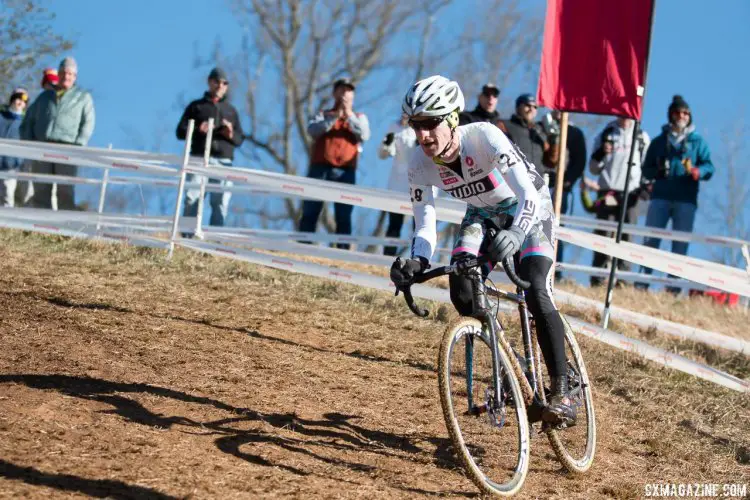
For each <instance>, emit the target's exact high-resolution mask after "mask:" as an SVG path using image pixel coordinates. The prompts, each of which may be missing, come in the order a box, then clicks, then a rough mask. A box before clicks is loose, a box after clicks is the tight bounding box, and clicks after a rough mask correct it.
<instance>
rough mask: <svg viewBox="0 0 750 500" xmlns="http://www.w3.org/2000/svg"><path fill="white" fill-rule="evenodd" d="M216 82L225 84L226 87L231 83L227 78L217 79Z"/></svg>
mask: <svg viewBox="0 0 750 500" xmlns="http://www.w3.org/2000/svg"><path fill="white" fill-rule="evenodd" d="M216 82H217V83H218V84H219V85H224V86H225V87H226V86H228V85H229V82H228V81H226V80H216Z"/></svg>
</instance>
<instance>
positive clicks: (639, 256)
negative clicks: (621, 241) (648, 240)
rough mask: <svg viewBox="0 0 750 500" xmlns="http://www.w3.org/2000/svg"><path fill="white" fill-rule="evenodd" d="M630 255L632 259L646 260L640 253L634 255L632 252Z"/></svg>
mask: <svg viewBox="0 0 750 500" xmlns="http://www.w3.org/2000/svg"><path fill="white" fill-rule="evenodd" d="M628 255H629V256H630V257H631V258H633V259H635V260H643V258H644V257H643V255H641V254H639V253H632V252H629V253H628Z"/></svg>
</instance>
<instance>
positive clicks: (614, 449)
mask: <svg viewBox="0 0 750 500" xmlns="http://www.w3.org/2000/svg"><path fill="white" fill-rule="evenodd" d="M0 280H1V281H2V286H1V287H0V298H1V300H0V308H1V310H0V497H7V498H18V497H24V498H26V497H28V498H47V497H50V496H55V497H62V496H82V495H90V496H109V497H112V498H185V497H188V498H257V497H299V498H303V497H304V498H312V497H325V498H376V497H377V498H393V497H422V496H448V497H463V496H474V495H475V492H476V490H475V488H474V486H473V485H472V484H471V483H470V482H469V481H468V480H467V479H466V478H465V477H464V476H463V474H462V473H461V470H460V469H458V468H457V462H456V460H455V459H454V457H453V454H452V451H451V450H450V447H449V442H448V439H447V432H446V430H445V426H444V423H443V421H442V414H441V411H440V406H439V401H438V395H437V383H436V376H435V373H434V364H435V360H436V356H437V347H438V344H439V340H440V336H441V334H442V329H443V328H444V323H439V322H436V321H424V320H418V319H416V318H414V317H412V316H409V313H408V311H407V310H406V308H405V307H404V306H403V304H402V303H401V302H400V301H398V300H395V299H393V298H392V297H389V296H388V295H386V294H383V293H379V292H372V291H368V290H363V289H359V288H355V287H350V286H344V285H336V284H332V283H330V282H327V281H324V280H317V279H309V278H303V277H300V276H297V275H292V274H287V273H282V272H278V271H273V270H267V269H263V268H255V267H252V266H245V265H241V264H237V263H233V262H231V261H228V260H221V259H216V258H211V257H207V256H200V255H197V254H193V253H187V252H181V253H178V254H177V257H176V259H175V262H173V263H165V262H164V261H163V259H162V256H161V254H160V253H158V252H157V253H151V252H147V251H139V250H137V249H127V248H121V247H116V246H112V247H110V246H91V245H89V244H86V243H80V242H75V241H72V242H68V241H64V240H54V241H53V240H50V239H48V238H42V237H39V236H23V235H21V234H19V233H10V232H2V233H0ZM581 342H582V344H583V348H584V355H585V356H586V359H587V363H588V366H589V372H590V373H591V374H592V378H593V383H594V384H595V397H596V401H595V402H596V406H597V411H598V415H597V417H598V418H597V422H598V425H599V441H598V450H597V458H596V460H595V464H594V467H593V469H592V470H591V471H590V473H589V474H588V475H586V476H585V477H583V478H575V477H571V476H569V475H566V474H565V473H563V472H562V471H561V470H560V467H559V465H558V463H557V462H556V460H555V458H554V456H553V455H552V453H551V449H550V447H549V445H548V444H547V441H546V438H544V437H542V436H539V437H538V438H535V439H533V441H532V462H531V466H530V472H529V477H528V479H527V481H526V485H525V487H524V490H523V492H522V495H521V497H524V498H550V497H556V498H604V497H616V498H640V497H642V496H643V493H644V484H646V483H647V482H669V481H672V482H716V483H730V482H731V483H736V482H739V483H750V466H749V465H748V463H750V401H748V400H749V399H750V398H748V397H747V396H742V395H739V394H736V393H734V392H731V391H728V390H723V389H720V388H717V387H716V386H713V385H711V384H708V383H703V382H698V381H696V380H694V379H692V378H690V377H687V376H685V375H681V374H678V373H676V372H671V371H664V370H659V369H657V368H655V367H654V366H652V365H650V364H644V363H643V362H641V361H640V360H639V359H636V358H630V357H628V358H626V357H624V356H623V355H622V354H621V353H619V352H617V351H614V350H611V349H609V348H606V347H603V346H600V345H598V344H594V343H592V342H587V341H586V340H585V339H583V340H581Z"/></svg>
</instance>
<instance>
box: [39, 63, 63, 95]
mask: <svg viewBox="0 0 750 500" xmlns="http://www.w3.org/2000/svg"><path fill="white" fill-rule="evenodd" d="M59 83H60V77H59V76H57V70H56V69H55V68H46V69H45V70H44V73H43V74H42V89H44V90H57V85H58V84H59Z"/></svg>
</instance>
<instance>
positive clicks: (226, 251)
mask: <svg viewBox="0 0 750 500" xmlns="http://www.w3.org/2000/svg"><path fill="white" fill-rule="evenodd" d="M214 250H217V251H219V252H224V253H229V254H232V255H235V254H237V252H235V251H234V250H229V249H227V248H221V247H214Z"/></svg>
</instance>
